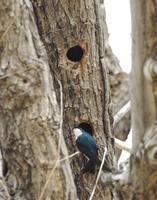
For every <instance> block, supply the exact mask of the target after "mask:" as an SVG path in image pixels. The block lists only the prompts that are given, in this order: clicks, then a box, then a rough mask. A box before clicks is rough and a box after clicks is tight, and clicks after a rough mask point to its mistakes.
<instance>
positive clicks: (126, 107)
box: [113, 101, 131, 126]
mask: <svg viewBox="0 0 157 200" xmlns="http://www.w3.org/2000/svg"><path fill="white" fill-rule="evenodd" d="M130 109H131V104H130V101H128V102H127V103H126V104H125V105H124V106H123V107H122V108H121V109H120V110H119V111H118V113H117V114H116V115H115V116H114V123H113V126H115V125H116V124H117V123H118V122H119V121H120V120H121V119H122V118H123V117H124V116H125V115H126V114H127V113H128V112H129V111H130Z"/></svg>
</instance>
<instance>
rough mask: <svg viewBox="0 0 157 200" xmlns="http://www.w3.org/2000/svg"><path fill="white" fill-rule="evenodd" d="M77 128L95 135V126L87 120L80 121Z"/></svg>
mask: <svg viewBox="0 0 157 200" xmlns="http://www.w3.org/2000/svg"><path fill="white" fill-rule="evenodd" d="M77 128H79V129H81V130H83V131H85V132H86V133H88V134H90V135H93V128H92V127H91V125H90V124H89V123H86V122H82V123H80V124H79V125H78V126H77Z"/></svg>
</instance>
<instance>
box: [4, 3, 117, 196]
mask: <svg viewBox="0 0 157 200" xmlns="http://www.w3.org/2000/svg"><path fill="white" fill-rule="evenodd" d="M32 4H33V7H34V10H33V9H32V5H31V2H30V1H29V0H27V1H26V0H23V1H18V0H15V1H14V2H13V1H11V2H10V1H7V0H5V1H3V0H2V1H1V3H0V23H1V26H0V33H1V37H0V49H1V68H0V90H1V93H0V109H1V112H0V122H1V123H0V126H1V128H0V133H1V148H2V153H3V158H4V160H5V164H6V168H5V169H6V170H5V178H6V183H7V186H8V191H9V194H10V196H11V198H12V199H20V200H23V199H28V200H33V199H39V197H41V194H42V192H43V188H44V187H45V183H46V182H47V183H48V184H47V186H46V190H45V193H43V196H42V199H58V200H59V199H71V200H75V199H77V195H78V197H79V199H84V200H85V199H88V198H89V196H90V194H91V192H92V189H93V187H94V184H95V177H96V175H90V174H86V175H84V176H83V177H81V176H80V170H81V168H82V166H83V164H84V162H85V161H84V159H83V158H82V157H81V156H80V155H79V156H76V157H75V158H74V159H73V160H72V162H71V163H70V166H71V167H70V166H69V161H68V160H67V161H64V162H61V163H60V165H59V164H57V163H56V160H57V159H59V158H60V155H61V156H62V157H66V156H67V148H68V152H69V153H70V154H71V153H74V152H75V151H76V150H77V149H76V145H75V143H74V140H73V138H72V136H71V129H72V128H73V127H74V126H75V125H78V124H79V123H81V122H86V123H88V124H90V125H91V126H92V128H93V131H94V137H95V138H96V139H97V141H98V143H100V144H102V145H105V146H106V147H107V150H108V163H109V166H110V167H111V166H113V165H114V144H113V142H112V141H113V140H112V137H113V135H112V121H113V120H112V112H111V103H110V95H109V84H108V74H107V73H108V70H107V67H106V66H107V59H106V57H105V55H106V54H105V50H106V49H107V46H105V44H107V43H108V38H107V37H105V33H106V31H107V30H106V29H105V27H104V20H105V18H104V9H103V7H102V5H100V4H99V3H98V2H97V1H96V0H95V1H91V0H86V1H73V0H71V1H67V0H60V1H57V0H47V1H44V0H38V1H35V0H32ZM34 16H35V19H34ZM39 35H40V36H39ZM41 40H42V42H43V43H42V42H41ZM43 44H44V45H43ZM62 103H63V104H62ZM62 113H63V118H62ZM62 120H63V123H62ZM62 130H63V134H64V138H65V143H66V144H65V143H64V138H63V137H62ZM60 138H61V140H60ZM58 144H61V146H58ZM103 151H104V150H103V148H102V149H101V153H100V154H101V157H102V154H103ZM71 169H72V170H71ZM96 174H97V173H96ZM48 177H49V178H50V181H49V182H48V180H49V178H48ZM73 180H74V181H75V184H74V181H73ZM75 186H76V189H77V195H76V190H75ZM113 195H114V190H113V189H112V188H106V187H104V186H103V185H102V184H101V183H99V184H98V186H97V191H96V193H95V195H94V199H106V200H109V199H112V197H113ZM40 199H41V198H40Z"/></svg>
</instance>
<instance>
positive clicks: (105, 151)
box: [89, 147, 107, 200]
mask: <svg viewBox="0 0 157 200" xmlns="http://www.w3.org/2000/svg"><path fill="white" fill-rule="evenodd" d="M104 149H105V150H104V155H103V159H102V162H101V165H100V169H99V172H98V175H97V178H96V181H95V185H94V188H93V190H92V193H91V195H90V198H89V200H92V199H93V196H94V193H95V189H96V186H97V184H98V180H99V177H100V173H101V171H102V168H103V165H104V162H105V157H106V153H107V149H106V147H105V148H104Z"/></svg>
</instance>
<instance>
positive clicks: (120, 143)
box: [114, 138, 131, 153]
mask: <svg viewBox="0 0 157 200" xmlns="http://www.w3.org/2000/svg"><path fill="white" fill-rule="evenodd" d="M114 141H115V145H116V147H117V148H118V149H121V150H124V151H127V152H128V153H131V148H129V147H128V146H126V144H125V142H123V141H122V140H119V139H117V138H114Z"/></svg>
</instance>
